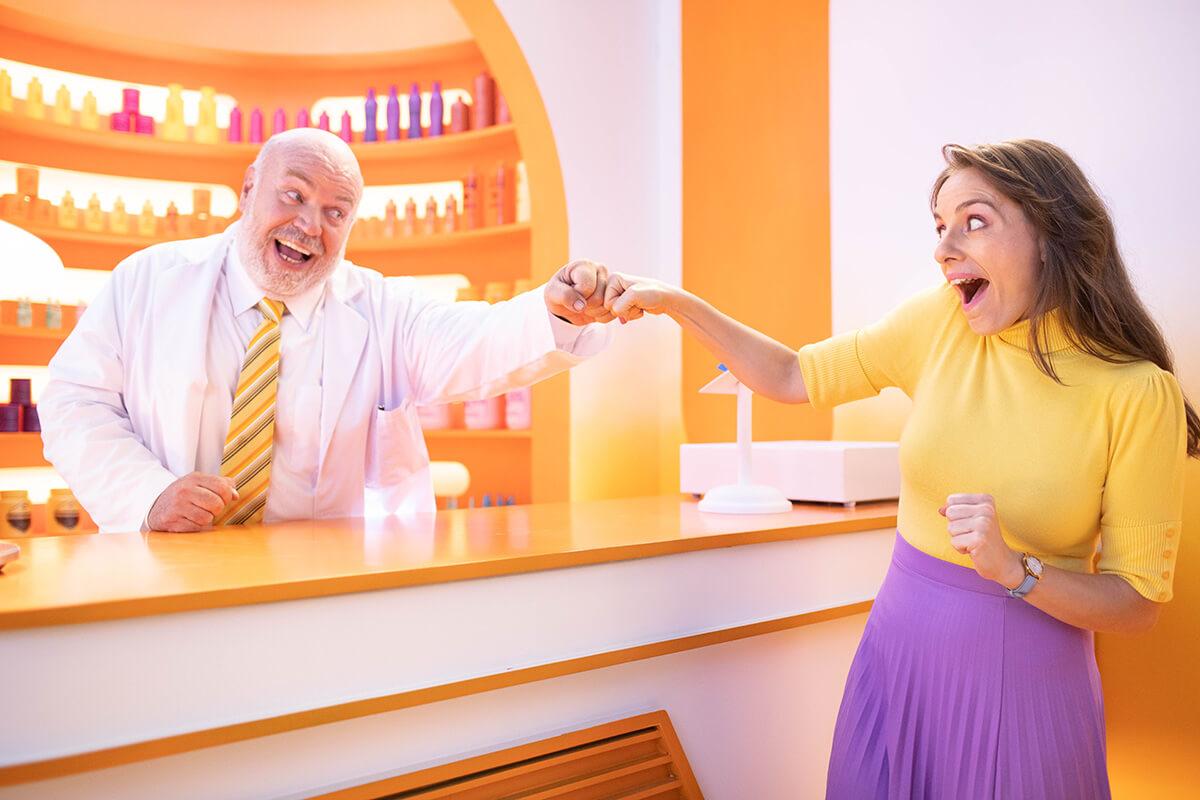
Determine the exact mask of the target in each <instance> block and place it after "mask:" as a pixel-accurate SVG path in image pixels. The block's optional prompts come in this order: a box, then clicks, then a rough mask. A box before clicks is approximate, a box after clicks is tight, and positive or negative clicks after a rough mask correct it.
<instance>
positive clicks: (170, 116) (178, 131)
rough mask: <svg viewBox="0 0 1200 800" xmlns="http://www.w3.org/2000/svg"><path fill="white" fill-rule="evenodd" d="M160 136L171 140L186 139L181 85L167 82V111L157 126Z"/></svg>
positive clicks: (179, 140) (180, 140) (182, 140)
mask: <svg viewBox="0 0 1200 800" xmlns="http://www.w3.org/2000/svg"><path fill="white" fill-rule="evenodd" d="M159 131H161V133H162V138H164V139H166V140H168V141H171V142H184V141H187V125H185V124H184V122H183V86H182V85H180V84H178V83H169V84H167V111H166V116H165V117H164V118H163V123H162V126H161V127H160V128H159Z"/></svg>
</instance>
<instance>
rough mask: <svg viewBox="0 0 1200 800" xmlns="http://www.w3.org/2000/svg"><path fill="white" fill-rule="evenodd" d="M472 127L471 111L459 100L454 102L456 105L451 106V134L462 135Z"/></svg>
mask: <svg viewBox="0 0 1200 800" xmlns="http://www.w3.org/2000/svg"><path fill="white" fill-rule="evenodd" d="M470 125H471V109H470V107H469V106H468V105H467V104H466V103H464V102H463V101H462V98H461V97H460V98H458V99H457V100H455V101H454V105H452V106H450V132H451V133H462V132H464V131H465V130H466V129H467V128H468V127H470Z"/></svg>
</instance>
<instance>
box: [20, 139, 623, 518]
mask: <svg viewBox="0 0 1200 800" xmlns="http://www.w3.org/2000/svg"><path fill="white" fill-rule="evenodd" d="M362 191H363V179H362V173H361V171H360V169H359V166H358V162H357V160H356V159H355V157H354V153H353V151H352V150H351V149H350V148H349V146H347V145H346V143H345V142H343V141H342V140H341V139H339V138H338V137H337V136H334V135H333V134H330V133H328V132H325V131H320V130H316V129H313V128H301V129H297V130H291V131H287V132H286V133H281V134H277V135H276V136H273V137H272V138H271V139H270V140H268V141H267V143H266V144H265V145H264V146H263V147H262V149H261V150H260V152H259V154H258V157H257V158H256V159H255V161H254V163H253V164H251V165H250V166H249V167H248V168H247V170H246V174H245V179H244V181H243V185H242V191H241V196H240V198H239V203H238V205H239V209H240V211H241V219H240V221H239V222H237V223H235V224H233V225H231V226H230V227H229V228H228V229H227V230H226V231H225V232H224V233H223V234H219V235H217V236H210V237H207V238H203V239H191V240H185V241H179V242H169V243H166V244H159V245H155V246H153V247H150V248H147V249H145V250H142V251H140V252H138V253H135V254H134V255H132V256H130V257H129V258H127V259H126V260H125V261H123V262H122V263H121V264H119V265H118V266H117V268H116V269H115V270H114V271H113V275H112V278H111V280H110V281H109V282H108V284H107V285H106V286H105V288H104V290H103V291H102V292H101V294H100V296H99V297H98V298H96V300H95V301H94V302H93V303H92V305H91V306H90V307H89V308H88V310H87V313H86V314H84V315H83V317H82V318H81V319H80V321H79V323H78V324H77V325H76V327H75V330H74V331H72V333H71V335H70V336H69V337H68V338H67V340H66V342H64V344H63V346H62V347H61V348H60V349H59V351H58V353H57V354H56V355H55V357H54V359H53V360H52V361H51V362H50V382H49V384H48V386H47V387H46V389H45V390H44V391H43V393H42V397H41V401H40V412H41V418H42V438H43V440H44V443H45V453H46V458H47V459H48V460H49V461H50V462H51V463H52V464H53V465H54V466H55V468H56V469H57V470H58V471H59V472H60V473H61V474H62V476H63V477H64V478H65V479H66V481H67V483H68V484H69V485H70V486H71V488H72V490H73V491H74V493H75V495H76V497H77V498H78V499H79V501H80V502H81V503H82V505H83V506H84V508H86V509H87V511H88V513H89V514H90V515H91V516H92V518H93V519H94V520H95V521H96V522H97V523H98V525H99V526H100V528H101V530H102V531H137V530H148V529H150V530H160V531H181V532H182V531H199V530H205V529H208V528H212V527H214V526H217V527H222V526H226V525H241V524H247V523H257V522H262V521H265V522H273V521H279V520H289V519H311V518H329V517H346V516H358V515H361V514H363V512H364V508H365V503H366V499H367V496H368V494H370V495H371V496H372V501H373V503H375V504H376V505H378V506H380V507H382V508H383V509H384V510H387V511H399V510H407V511H432V510H433V509H434V500H433V488H432V484H431V479H430V474H429V457H428V453H427V451H426V448H425V444H424V439H423V437H422V435H421V429H420V424H419V422H418V419H417V414H416V409H417V407H418V406H423V405H435V404H440V403H450V402H455V401H461V400H471V399H479V398H486V397H492V396H495V395H498V394H501V393H504V392H507V391H510V390H512V389H515V388H519V387H522V386H527V385H529V384H531V383H534V382H536V381H539V380H541V379H543V378H546V377H548V376H550V375H553V374H555V373H557V372H560V371H562V370H564V369H567V368H569V367H571V366H573V365H574V364H577V363H579V362H580V361H581V360H583V359H584V358H586V357H588V356H590V355H592V354H594V353H595V352H597V351H598V350H599V349H601V348H602V347H603V345H604V342H605V339H606V332H605V331H604V330H603V329H602V327H601V326H599V325H596V324H593V323H598V322H608V321H610V320H611V319H612V316H611V315H610V314H608V313H607V312H606V311H605V309H604V306H603V300H604V292H605V285H606V281H607V274H608V273H607V270H606V269H605V268H604V267H603V266H600V265H598V264H594V263H591V262H587V261H578V262H573V263H570V264H567V265H566V266H564V267H563V268H562V269H560V270H559V271H558V273H557V274H556V275H555V276H554V278H552V279H551V280H550V281H549V282H548V283H547V284H546V285H545V286H543V287H540V288H539V289H537V290H535V291H532V292H527V293H525V294H523V295H519V296H517V297H515V298H513V299H512V300H509V301H507V302H504V303H497V304H495V305H488V304H486V303H446V302H440V301H438V300H435V299H432V298H430V297H428V296H425V295H423V294H422V293H421V292H420V291H419V289H418V287H417V286H416V284H415V282H414V281H413V280H412V279H411V278H384V277H383V276H382V275H380V274H379V273H378V272H375V271H373V270H369V269H364V268H362V267H358V266H355V265H354V264H351V263H350V262H348V261H346V260H345V259H344V257H343V256H344V253H345V250H346V240H347V238H348V235H349V233H350V228H351V227H352V226H353V224H354V220H355V213H356V211H357V208H358V203H359V200H360V199H361V197H362ZM502 488H503V487H497V489H502Z"/></svg>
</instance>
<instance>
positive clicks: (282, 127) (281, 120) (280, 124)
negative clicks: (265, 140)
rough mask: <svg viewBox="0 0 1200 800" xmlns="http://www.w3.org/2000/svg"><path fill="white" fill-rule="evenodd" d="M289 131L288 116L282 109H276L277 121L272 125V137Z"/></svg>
mask: <svg viewBox="0 0 1200 800" xmlns="http://www.w3.org/2000/svg"><path fill="white" fill-rule="evenodd" d="M286 130H287V114H285V113H284V112H283V109H282V108H277V109H275V119H274V120H273V121H272V123H271V135H272V136H274V135H275V134H277V133H282V132H283V131H286Z"/></svg>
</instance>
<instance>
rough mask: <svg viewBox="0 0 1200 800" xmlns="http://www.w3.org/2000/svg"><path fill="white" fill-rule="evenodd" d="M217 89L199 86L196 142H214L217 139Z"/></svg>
mask: <svg viewBox="0 0 1200 800" xmlns="http://www.w3.org/2000/svg"><path fill="white" fill-rule="evenodd" d="M216 94H217V90H216V89H214V88H213V87H211V86H201V87H200V112H199V115H198V117H197V119H196V132H195V138H196V141H197V142H203V143H204V144H214V143H215V142H216V141H217V97H216Z"/></svg>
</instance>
